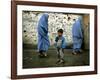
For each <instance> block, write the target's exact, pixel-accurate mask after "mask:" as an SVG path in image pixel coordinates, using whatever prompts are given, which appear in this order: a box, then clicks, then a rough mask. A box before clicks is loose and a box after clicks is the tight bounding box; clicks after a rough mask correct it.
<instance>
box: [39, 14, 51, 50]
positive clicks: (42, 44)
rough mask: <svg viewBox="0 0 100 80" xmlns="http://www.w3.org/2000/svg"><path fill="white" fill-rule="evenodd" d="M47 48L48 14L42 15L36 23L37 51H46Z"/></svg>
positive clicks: (48, 44) (48, 43)
mask: <svg viewBox="0 0 100 80" xmlns="http://www.w3.org/2000/svg"><path fill="white" fill-rule="evenodd" d="M49 46H50V42H49V37H48V14H43V15H42V17H41V18H40V20H39V23H38V50H39V51H41V50H43V51H47V50H48V48H49Z"/></svg>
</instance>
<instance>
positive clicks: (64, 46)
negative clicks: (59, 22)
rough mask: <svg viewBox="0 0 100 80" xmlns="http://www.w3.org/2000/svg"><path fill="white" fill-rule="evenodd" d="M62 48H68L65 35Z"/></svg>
mask: <svg viewBox="0 0 100 80" xmlns="http://www.w3.org/2000/svg"><path fill="white" fill-rule="evenodd" d="M62 48H66V40H65V38H64V37H63V39H62Z"/></svg>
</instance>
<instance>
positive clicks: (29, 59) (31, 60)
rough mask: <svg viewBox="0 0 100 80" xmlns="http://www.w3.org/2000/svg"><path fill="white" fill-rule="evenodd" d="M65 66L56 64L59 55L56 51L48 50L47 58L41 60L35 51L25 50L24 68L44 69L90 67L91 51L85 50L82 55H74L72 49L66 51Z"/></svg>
mask: <svg viewBox="0 0 100 80" xmlns="http://www.w3.org/2000/svg"><path fill="white" fill-rule="evenodd" d="M64 55H65V57H64V59H65V64H59V65H58V64H56V61H57V54H56V50H55V49H49V50H48V57H47V58H39V57H38V53H37V51H36V50H34V49H29V48H27V49H24V50H23V68H42V67H67V66H86V65H89V50H83V52H82V54H77V55H73V54H72V49H65V53H64Z"/></svg>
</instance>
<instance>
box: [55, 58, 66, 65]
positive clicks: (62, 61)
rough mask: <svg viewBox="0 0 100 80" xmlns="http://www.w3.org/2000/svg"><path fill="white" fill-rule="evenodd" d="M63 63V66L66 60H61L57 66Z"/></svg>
mask: <svg viewBox="0 0 100 80" xmlns="http://www.w3.org/2000/svg"><path fill="white" fill-rule="evenodd" d="M62 63H63V64H64V63H65V61H64V60H62V59H61V60H59V61H57V64H62Z"/></svg>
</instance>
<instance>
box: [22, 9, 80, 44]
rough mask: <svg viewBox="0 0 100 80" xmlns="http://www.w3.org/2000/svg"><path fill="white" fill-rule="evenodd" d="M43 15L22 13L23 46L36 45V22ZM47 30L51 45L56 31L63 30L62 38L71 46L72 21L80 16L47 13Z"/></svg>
mask: <svg viewBox="0 0 100 80" xmlns="http://www.w3.org/2000/svg"><path fill="white" fill-rule="evenodd" d="M42 14H43V13H42V12H41V13H40V12H32V11H23V13H22V22H23V24H22V26H23V43H24V44H34V45H36V44H37V24H38V20H39V18H40V17H41V15H42ZM48 15H49V19H48V25H49V26H48V29H49V34H48V35H49V39H50V43H51V45H53V44H54V40H55V36H56V35H57V30H58V29H60V28H62V29H63V30H64V34H63V35H64V37H65V38H66V42H67V44H68V45H70V44H72V25H73V23H74V20H75V19H77V18H78V17H79V16H81V15H75V14H67V13H65V14H64V13H48Z"/></svg>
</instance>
